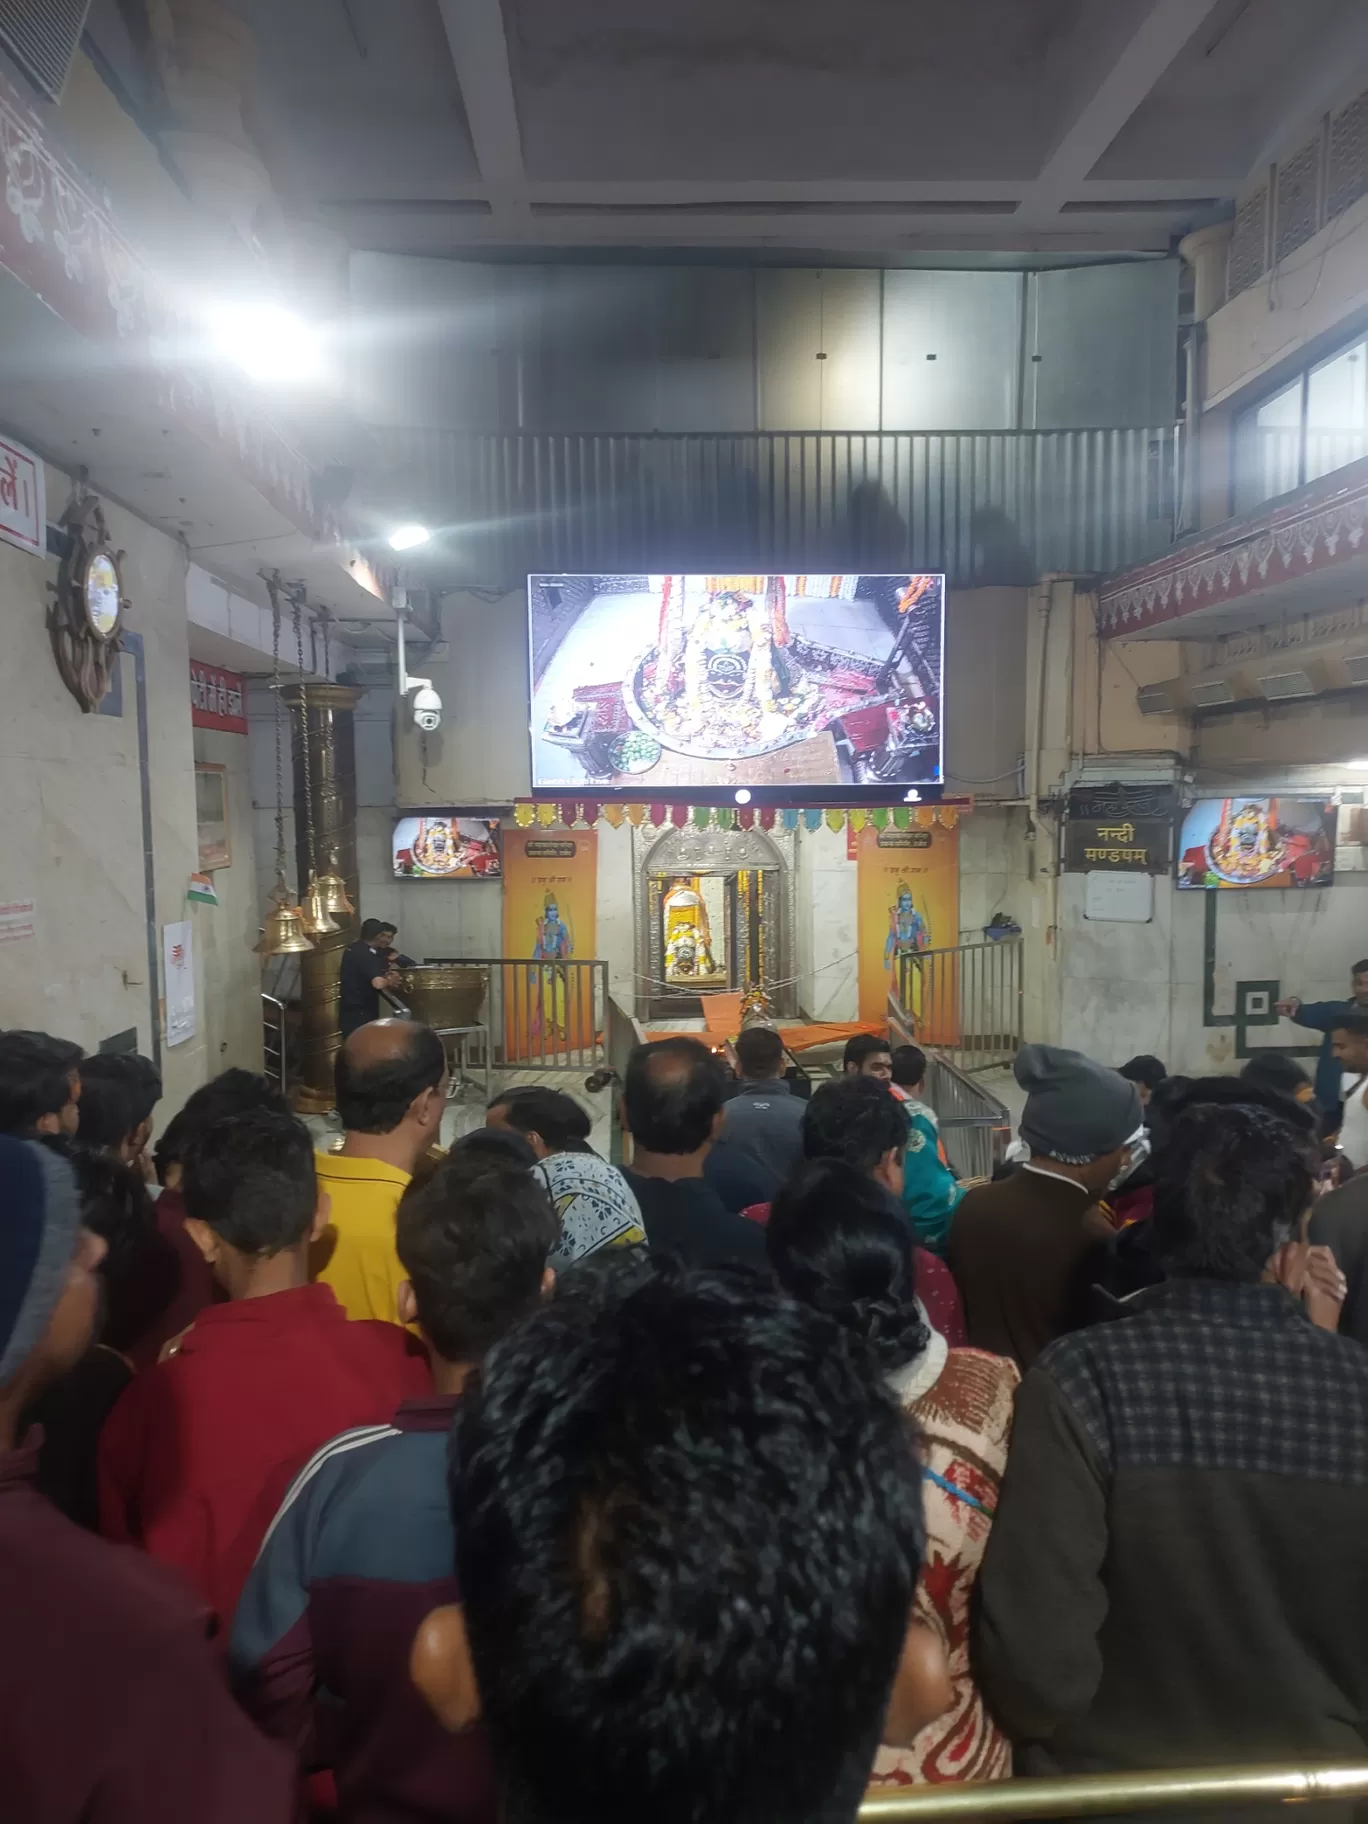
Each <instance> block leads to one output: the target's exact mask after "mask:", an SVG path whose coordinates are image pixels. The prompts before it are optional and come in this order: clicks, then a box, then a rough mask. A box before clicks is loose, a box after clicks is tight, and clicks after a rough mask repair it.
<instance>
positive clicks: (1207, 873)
mask: <svg viewBox="0 0 1368 1824" xmlns="http://www.w3.org/2000/svg"><path fill="white" fill-rule="evenodd" d="M1335 820H1336V811H1335V806H1334V805H1333V804H1332V803H1330V802H1329V801H1328V800H1326V799H1323V798H1199V799H1198V800H1197V802H1196V804H1194V805H1193V806H1192V807H1191V809H1189V810H1188V811H1187V812H1186V814H1185V815H1184V817H1183V827H1182V834H1181V835H1180V837H1179V839H1178V885H1179V886H1180V887H1328V886H1329V885H1330V883H1331V882H1332V881H1333V880H1334V877H1335Z"/></svg>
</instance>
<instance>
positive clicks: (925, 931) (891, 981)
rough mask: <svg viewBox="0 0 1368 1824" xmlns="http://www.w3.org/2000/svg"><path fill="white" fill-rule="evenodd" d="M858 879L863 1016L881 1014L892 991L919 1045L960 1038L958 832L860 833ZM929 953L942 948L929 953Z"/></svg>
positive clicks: (869, 1017)
mask: <svg viewBox="0 0 1368 1824" xmlns="http://www.w3.org/2000/svg"><path fill="white" fill-rule="evenodd" d="M857 840H858V847H857V849H856V861H855V865H856V870H857V873H856V884H857V894H858V906H859V933H860V938H859V942H860V957H859V964H860V1018H861V1019H862V1020H882V1019H883V1018H884V1017H885V1016H886V1014H887V1012H888V997H889V995H890V994H896V995H898V996H899V998H900V999H901V1000H902V1003H903V1009H904V1012H905V1013H906V1014H908V1015H909V1016H910V1018H911V1022H912V1027H913V1030H914V1032H915V1033H916V1035H917V1039H918V1042H919V1043H925V1044H928V1045H953V1044H955V1043H957V1042H958V1039H959V1027H960V1015H959V985H958V982H957V981H956V980H955V979H954V976H953V964H954V958H953V954H952V953H953V950H954V946H955V945H957V944H958V943H959V830H958V829H953V830H945V829H941V828H940V827H939V826H936V827H935V828H934V829H911V830H899V829H895V828H893V827H892V826H891V825H890V826H889V827H888V828H887V829H883V830H876V829H873V828H872V827H870V828H866V829H863V830H861V831H860V834H859V837H858V839H857ZM932 951H935V952H942V953H944V954H941V955H937V956H936V957H935V958H934V959H933V958H932V957H931V955H930V953H931V952H932Z"/></svg>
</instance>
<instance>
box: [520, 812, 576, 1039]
mask: <svg viewBox="0 0 1368 1824" xmlns="http://www.w3.org/2000/svg"><path fill="white" fill-rule="evenodd" d="M503 871H504V892H503V953H504V955H505V956H506V957H519V958H521V957H526V958H527V959H528V962H527V966H526V967H525V968H516V969H515V968H512V967H506V968H505V969H504V972H503V973H504V984H503V989H504V1033H505V1038H506V1041H507V1045H508V1055H509V1057H510V1058H526V1059H527V1060H528V1061H529V1062H532V1061H535V1060H536V1059H537V1058H541V1057H555V1058H560V1059H563V1058H564V1057H565V1054H566V1053H567V1052H576V1051H582V1050H584V1049H585V1048H587V1047H588V1046H590V1045H592V1044H593V1042H594V1029H595V1025H596V1023H597V1017H598V1016H597V1013H596V1010H595V1007H594V982H593V973H594V972H593V971H592V970H591V969H587V968H579V967H576V965H577V964H580V963H588V962H591V961H592V960H593V957H594V954H595V952H594V944H595V941H596V933H595V915H596V901H597V896H598V835H597V833H596V832H595V831H594V830H532V831H529V830H519V829H510V828H508V827H507V826H505V828H504V839H503Z"/></svg>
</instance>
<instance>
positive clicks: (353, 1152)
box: [310, 1020, 447, 1324]
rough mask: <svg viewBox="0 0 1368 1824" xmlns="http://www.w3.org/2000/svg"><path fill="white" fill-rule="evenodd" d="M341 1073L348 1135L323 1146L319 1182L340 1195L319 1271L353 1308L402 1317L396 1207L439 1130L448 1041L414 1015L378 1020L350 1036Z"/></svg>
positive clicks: (340, 1107)
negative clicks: (329, 1147)
mask: <svg viewBox="0 0 1368 1824" xmlns="http://www.w3.org/2000/svg"><path fill="white" fill-rule="evenodd" d="M336 1082H337V1111H338V1113H339V1114H340V1115H341V1117H342V1125H343V1128H344V1129H345V1138H344V1140H343V1142H342V1149H341V1151H340V1152H336V1153H320V1154H319V1155H318V1161H317V1163H318V1186H319V1189H320V1191H326V1192H327V1194H328V1196H329V1198H330V1199H331V1201H332V1220H331V1221H330V1222H329V1224H328V1227H327V1228H326V1230H325V1231H324V1233H323V1236H322V1238H321V1239H320V1240H319V1241H318V1242H317V1243H316V1244H315V1249H314V1253H313V1256H312V1258H311V1262H310V1265H311V1268H312V1277H313V1278H314V1279H321V1280H323V1281H324V1282H325V1283H326V1284H328V1285H330V1286H331V1287H332V1289H333V1291H334V1292H335V1293H336V1295H337V1299H338V1302H339V1303H340V1304H341V1305H343V1306H344V1307H345V1309H346V1313H347V1316H348V1317H378V1318H382V1319H384V1320H385V1321H386V1322H387V1323H391V1324H397V1323H398V1322H399V1321H400V1319H399V1287H400V1286H401V1285H402V1283H403V1282H404V1280H405V1279H407V1278H408V1275H407V1274H406V1273H405V1271H404V1269H403V1267H402V1266H400V1264H399V1256H398V1254H397V1253H396V1252H395V1246H394V1221H395V1212H396V1211H397V1210H398V1208H399V1199H400V1198H401V1197H402V1196H403V1194H404V1191H405V1189H406V1188H407V1186H408V1182H409V1179H410V1178H411V1177H412V1176H413V1169H414V1167H415V1166H416V1165H417V1163H418V1161H419V1160H420V1159H421V1158H422V1156H423V1154H424V1153H425V1152H427V1150H428V1148H429V1147H430V1146H432V1145H433V1143H434V1142H435V1141H436V1139H437V1136H438V1134H439V1132H440V1130H441V1126H442V1115H443V1112H444V1111H445V1109H446V1090H447V1065H446V1054H445V1052H444V1051H443V1049H442V1041H441V1040H440V1039H439V1038H438V1037H437V1034H436V1033H435V1032H434V1031H433V1030H432V1028H431V1027H430V1026H421V1025H419V1024H418V1023H417V1022H416V1021H412V1020H372V1021H371V1022H370V1024H369V1025H367V1026H358V1027H357V1029H356V1031H355V1032H354V1033H352V1034H351V1036H350V1038H348V1039H347V1040H345V1041H344V1043H343V1046H342V1049H341V1051H339V1052H338V1054H337V1077H336Z"/></svg>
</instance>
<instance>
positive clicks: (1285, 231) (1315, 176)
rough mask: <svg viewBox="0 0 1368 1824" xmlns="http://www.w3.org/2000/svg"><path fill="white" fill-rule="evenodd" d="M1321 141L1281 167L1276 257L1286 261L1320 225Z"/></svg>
mask: <svg viewBox="0 0 1368 1824" xmlns="http://www.w3.org/2000/svg"><path fill="white" fill-rule="evenodd" d="M1320 162H1321V142H1320V137H1319V135H1317V137H1316V138H1315V139H1311V140H1308V141H1307V143H1306V144H1305V145H1304V146H1303V147H1302V148H1301V150H1300V151H1299V152H1296V153H1294V154H1293V155H1292V157H1291V158H1289V159H1288V160H1287V161H1286V163H1285V164H1281V165H1279V166H1278V200H1277V220H1276V226H1275V230H1274V236H1273V240H1274V258H1275V259H1278V260H1285V259H1286V258H1287V256H1288V254H1289V253H1295V252H1296V251H1297V249H1298V247H1302V246H1304V245H1305V244H1306V242H1307V241H1309V240H1310V239H1311V236H1312V235H1313V234H1314V233H1315V232H1316V230H1317V228H1319V226H1320Z"/></svg>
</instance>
